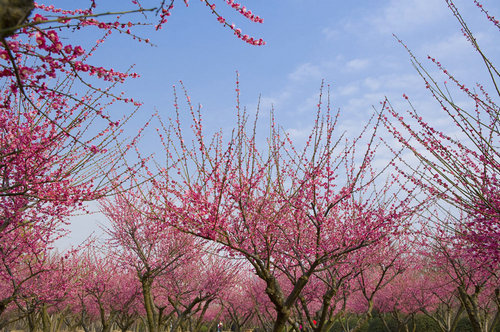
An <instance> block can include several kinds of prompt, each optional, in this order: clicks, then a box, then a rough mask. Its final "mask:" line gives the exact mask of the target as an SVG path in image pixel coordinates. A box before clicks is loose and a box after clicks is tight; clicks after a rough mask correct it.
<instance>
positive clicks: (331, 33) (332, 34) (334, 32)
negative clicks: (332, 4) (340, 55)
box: [321, 27, 340, 40]
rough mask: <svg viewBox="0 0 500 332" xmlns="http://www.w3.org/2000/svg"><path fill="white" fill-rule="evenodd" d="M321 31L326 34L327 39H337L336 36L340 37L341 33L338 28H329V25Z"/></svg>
mask: <svg viewBox="0 0 500 332" xmlns="http://www.w3.org/2000/svg"><path fill="white" fill-rule="evenodd" d="M321 33H323V35H324V36H325V38H326V39H327V40H331V39H335V38H336V37H338V36H339V35H340V32H339V30H338V29H333V28H329V27H326V28H324V29H323V30H321Z"/></svg>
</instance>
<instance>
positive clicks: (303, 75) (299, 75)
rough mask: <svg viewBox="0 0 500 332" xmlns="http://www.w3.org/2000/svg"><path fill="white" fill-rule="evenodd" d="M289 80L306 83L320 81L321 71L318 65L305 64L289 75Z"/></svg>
mask: <svg viewBox="0 0 500 332" xmlns="http://www.w3.org/2000/svg"><path fill="white" fill-rule="evenodd" d="M288 78H289V79H291V80H292V81H297V82H300V81H304V80H310V79H320V78H321V69H320V67H319V66H317V65H313V64H311V63H309V62H308V63H304V64H301V65H299V66H298V67H297V68H296V69H295V70H294V71H293V72H292V73H290V74H289V75H288Z"/></svg>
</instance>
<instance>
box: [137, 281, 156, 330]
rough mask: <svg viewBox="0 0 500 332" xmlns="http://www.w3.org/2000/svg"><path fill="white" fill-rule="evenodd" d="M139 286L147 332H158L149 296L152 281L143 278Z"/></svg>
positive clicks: (150, 296)
mask: <svg viewBox="0 0 500 332" xmlns="http://www.w3.org/2000/svg"><path fill="white" fill-rule="evenodd" d="M141 284H142V295H143V297H144V309H145V310H146V323H147V327H148V332H159V329H158V322H157V319H156V318H157V317H156V316H157V315H156V312H155V307H154V303H153V298H152V295H151V285H152V284H153V280H151V279H150V278H144V279H142V280H141Z"/></svg>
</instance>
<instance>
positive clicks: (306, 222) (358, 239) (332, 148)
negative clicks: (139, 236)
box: [150, 97, 413, 331]
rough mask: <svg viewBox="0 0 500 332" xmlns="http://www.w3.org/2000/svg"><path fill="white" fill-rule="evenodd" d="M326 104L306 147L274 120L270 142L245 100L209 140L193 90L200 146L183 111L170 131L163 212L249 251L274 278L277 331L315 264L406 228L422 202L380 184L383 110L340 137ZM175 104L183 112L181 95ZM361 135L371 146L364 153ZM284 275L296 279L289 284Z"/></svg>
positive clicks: (161, 184)
mask: <svg viewBox="0 0 500 332" xmlns="http://www.w3.org/2000/svg"><path fill="white" fill-rule="evenodd" d="M322 103H323V101H322V99H321V97H320V100H319V103H318V115H317V118H316V120H315V126H314V128H313V130H312V132H311V134H310V136H309V138H308V139H307V141H306V142H305V144H304V148H303V149H302V150H301V149H300V148H299V147H298V146H296V145H294V144H293V142H292V140H291V137H290V136H289V135H288V134H287V133H286V132H283V131H282V130H281V129H280V128H279V127H278V126H277V125H276V124H275V123H274V119H272V124H271V128H270V136H269V137H268V140H267V144H266V145H267V148H266V149H262V148H261V146H262V144H258V137H257V135H256V131H257V130H256V129H255V128H256V124H255V125H254V126H253V130H252V127H251V126H250V125H248V117H247V114H246V113H244V112H243V111H241V110H240V105H239V104H238V105H237V112H238V124H237V127H236V128H235V129H234V131H233V135H232V137H229V138H224V137H223V136H222V133H219V134H216V135H215V136H214V137H212V138H211V139H210V140H207V139H205V138H204V133H203V130H202V122H201V114H200V113H199V111H198V112H197V111H195V110H194V109H193V107H192V106H191V104H190V102H189V98H188V104H189V105H190V106H191V111H192V115H193V125H192V127H193V133H192V134H193V137H194V139H193V145H192V146H188V145H187V143H186V139H187V136H186V135H187V133H185V132H184V131H183V130H182V125H181V123H180V121H179V118H177V119H174V120H173V121H172V122H171V125H170V126H165V131H166V133H165V134H161V135H160V136H161V137H162V140H163V143H164V146H165V148H166V151H165V152H166V154H167V156H168V161H167V165H166V167H165V168H163V169H162V170H160V174H159V176H158V177H157V178H155V179H154V180H153V181H152V183H153V189H152V191H151V192H150V195H151V196H150V197H151V199H150V201H151V202H152V203H151V205H152V212H153V213H155V215H154V218H156V219H157V220H159V221H160V222H164V223H166V224H169V225H172V226H174V227H176V228H178V229H180V230H182V231H183V232H186V233H188V234H193V235H196V236H197V237H201V238H203V239H206V240H209V241H212V242H214V243H217V244H218V245H222V246H223V247H224V248H226V249H227V250H229V251H230V252H231V253H232V254H234V255H237V256H242V257H244V258H245V259H246V260H247V261H248V262H249V263H250V264H251V265H252V266H253V268H254V270H255V273H256V274H257V275H258V276H259V277H260V278H262V280H264V281H265V282H266V293H267V295H268V296H269V298H270V300H271V301H272V303H273V305H274V306H275V310H276V314H277V316H276V321H275V326H274V331H282V330H283V328H285V325H286V324H287V322H288V320H289V318H290V314H291V312H292V308H293V306H294V304H295V303H296V301H297V299H298V297H299V295H300V293H301V292H302V290H303V288H304V287H305V286H306V285H307V283H308V281H309V279H310V278H311V276H312V275H313V274H314V273H315V272H317V271H319V270H321V269H326V268H329V267H331V266H334V265H335V264H337V263H336V262H338V261H341V260H342V258H343V257H344V256H345V255H347V254H348V253H350V252H353V251H356V250H359V249H361V248H364V247H367V246H371V245H373V244H375V243H376V242H378V241H380V240H381V239H383V238H384V237H385V236H387V235H388V234H392V233H396V232H398V231H400V230H401V228H402V227H403V226H405V222H407V221H408V219H407V218H408V217H409V216H410V215H411V214H412V211H413V209H412V207H411V206H410V200H409V199H407V198H408V197H403V196H404V195H401V194H400V195H399V196H398V195H396V194H395V193H394V192H392V193H391V191H390V188H391V186H392V184H393V183H394V181H396V180H395V179H390V180H389V181H388V182H387V183H384V182H383V181H382V184H381V186H380V187H378V186H375V180H376V177H377V175H378V173H377V172H376V171H375V170H374V169H373V168H372V167H371V162H372V160H373V157H374V152H375V147H374V146H373V145H372V142H373V135H372V136H370V133H368V129H367V127H368V126H371V127H373V126H375V127H377V116H376V115H375V116H374V119H372V120H373V122H374V123H371V124H368V125H367V127H366V128H365V130H364V131H363V132H362V133H361V134H360V136H359V137H357V138H354V139H353V140H351V141H349V140H346V139H345V138H344V137H343V136H342V135H341V134H339V135H338V136H336V125H337V118H338V114H337V115H335V114H331V113H330V111H329V104H328V103H327V106H326V108H327V109H328V110H326V111H321V110H322V107H324V106H323V105H322ZM175 108H176V112H177V114H179V106H178V104H177V100H176V101H175ZM225 139H226V141H225ZM361 142H363V144H366V145H365V148H364V149H362V151H363V152H362V153H359V152H358V151H359V149H360V145H361V144H362V143H361ZM225 144H227V145H225ZM356 161H359V162H358V163H357V162H356ZM407 194H408V195H411V194H410V193H409V192H407ZM384 195H385V197H387V200H385V201H382V200H381V199H380V197H384ZM278 275H284V276H286V278H287V279H288V280H289V281H288V282H291V284H292V285H293V286H292V288H291V289H290V291H289V292H286V293H285V290H284V287H283V285H282V284H281V283H280V281H279V279H278Z"/></svg>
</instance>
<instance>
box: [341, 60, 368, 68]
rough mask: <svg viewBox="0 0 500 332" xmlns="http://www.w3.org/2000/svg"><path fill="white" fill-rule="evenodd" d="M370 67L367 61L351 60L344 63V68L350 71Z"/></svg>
mask: <svg viewBox="0 0 500 332" xmlns="http://www.w3.org/2000/svg"><path fill="white" fill-rule="evenodd" d="M369 65H370V60H369V59H353V60H350V61H348V62H347V63H346V67H347V68H348V69H351V70H363V69H366V68H367V67H368V66H369Z"/></svg>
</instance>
